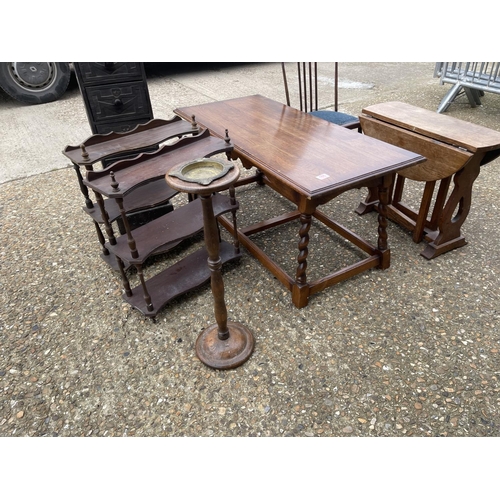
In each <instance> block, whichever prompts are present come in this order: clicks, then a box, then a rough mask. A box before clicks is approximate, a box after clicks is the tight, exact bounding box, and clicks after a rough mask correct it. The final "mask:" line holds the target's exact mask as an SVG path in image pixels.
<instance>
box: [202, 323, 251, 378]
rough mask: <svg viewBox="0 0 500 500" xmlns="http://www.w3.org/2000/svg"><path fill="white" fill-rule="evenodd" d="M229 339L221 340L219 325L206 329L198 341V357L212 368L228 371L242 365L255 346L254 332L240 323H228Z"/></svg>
mask: <svg viewBox="0 0 500 500" xmlns="http://www.w3.org/2000/svg"><path fill="white" fill-rule="evenodd" d="M227 327H228V329H229V337H228V338H227V339H226V340H220V339H219V327H218V325H217V324H215V325H211V326H209V327H208V328H207V329H205V330H204V331H203V332H202V333H201V334H200V336H199V337H198V338H197V340H196V355H197V356H198V358H199V360H200V361H201V362H202V363H204V364H205V365H207V366H209V367H210V368H216V369H218V370H228V369H231V368H236V367H238V366H240V365H242V364H243V363H244V362H245V361H246V360H247V359H248V358H249V357H250V356H251V355H252V352H253V349H254V346H255V341H254V337H253V334H252V332H251V331H250V330H249V329H248V328H247V327H246V326H244V325H242V324H240V323H234V322H232V321H228V322H227Z"/></svg>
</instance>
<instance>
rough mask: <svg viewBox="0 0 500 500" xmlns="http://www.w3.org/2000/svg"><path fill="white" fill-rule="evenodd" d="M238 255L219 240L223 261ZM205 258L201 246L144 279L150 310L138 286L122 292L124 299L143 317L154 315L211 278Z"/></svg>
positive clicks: (224, 242)
mask: <svg viewBox="0 0 500 500" xmlns="http://www.w3.org/2000/svg"><path fill="white" fill-rule="evenodd" d="M240 257H241V254H240V253H238V252H237V250H236V249H235V247H234V246H233V245H231V244H230V243H227V242H226V241H221V242H220V258H221V260H222V264H225V263H227V262H230V261H233V260H237V259H239V258H240ZM207 259H208V253H207V250H206V249H205V248H200V249H199V250H197V251H196V252H193V253H192V254H190V255H188V256H187V257H185V258H184V259H182V260H180V261H179V262H177V263H176V264H174V265H173V266H170V267H169V268H168V269H165V270H164V271H161V272H160V273H158V274H156V275H155V276H153V277H152V278H150V279H149V280H147V281H146V286H147V288H148V292H149V294H150V295H151V303H152V305H153V309H152V310H151V311H149V310H148V308H147V307H146V302H145V300H144V296H143V288H142V286H141V285H139V286H136V287H135V288H133V289H132V295H131V296H130V297H127V295H126V294H123V299H124V300H125V301H126V302H128V303H129V304H130V305H131V306H132V307H135V308H136V309H138V310H139V311H140V312H141V313H142V314H144V315H145V316H147V317H150V318H154V317H155V316H156V315H157V314H158V313H159V312H160V310H161V309H162V308H163V307H165V305H166V304H167V303H168V302H170V301H172V300H173V299H175V298H176V297H179V296H180V295H183V294H185V293H187V292H190V291H191V290H194V289H196V288H198V287H200V286H201V285H203V284H205V283H207V282H208V281H209V280H210V269H209V267H208V263H207Z"/></svg>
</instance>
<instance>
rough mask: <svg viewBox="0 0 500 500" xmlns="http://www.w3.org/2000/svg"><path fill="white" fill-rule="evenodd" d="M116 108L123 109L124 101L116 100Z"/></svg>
mask: <svg viewBox="0 0 500 500" xmlns="http://www.w3.org/2000/svg"><path fill="white" fill-rule="evenodd" d="M114 105H115V108H121V107H122V106H123V101H122V100H121V99H115V102H114Z"/></svg>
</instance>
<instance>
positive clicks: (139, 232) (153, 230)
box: [105, 194, 238, 265]
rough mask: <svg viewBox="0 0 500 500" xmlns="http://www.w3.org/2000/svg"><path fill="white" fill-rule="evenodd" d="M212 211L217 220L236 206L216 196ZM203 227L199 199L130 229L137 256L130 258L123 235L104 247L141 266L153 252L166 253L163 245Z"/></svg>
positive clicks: (222, 197)
mask: <svg viewBox="0 0 500 500" xmlns="http://www.w3.org/2000/svg"><path fill="white" fill-rule="evenodd" d="M213 208H214V214H215V216H216V217H217V216H219V215H222V214H224V213H227V212H230V211H232V210H237V209H238V203H236V204H232V203H231V200H230V198H229V197H227V196H224V195H221V194H216V195H214V197H213ZM202 228H203V212H202V207H201V200H200V199H199V198H198V199H195V200H194V201H192V202H190V203H188V204H186V205H182V206H180V207H179V208H176V209H175V210H174V211H172V212H170V213H168V214H166V215H163V216H162V217H159V218H158V219H155V220H153V221H151V222H149V223H148V224H145V225H144V226H141V227H139V228H137V229H135V230H133V231H132V232H131V234H132V237H133V239H134V240H135V244H136V249H137V252H138V257H136V258H133V257H132V255H131V252H130V247H129V241H128V236H127V235H126V234H124V235H122V236H119V237H118V238H116V245H111V244H110V243H109V242H107V243H106V244H105V247H106V248H107V249H108V250H109V252H110V253H112V254H114V255H116V256H117V257H119V258H120V259H121V260H123V261H128V262H130V263H131V264H139V265H140V264H142V263H143V262H144V261H145V260H146V259H147V258H148V257H149V256H151V255H153V254H154V252H157V253H159V251H160V249H163V251H165V250H164V249H165V246H166V245H171V244H173V243H175V242H180V241H182V240H184V239H186V238H188V237H190V236H193V235H195V234H196V233H197V232H199V231H200V230H201V229H202Z"/></svg>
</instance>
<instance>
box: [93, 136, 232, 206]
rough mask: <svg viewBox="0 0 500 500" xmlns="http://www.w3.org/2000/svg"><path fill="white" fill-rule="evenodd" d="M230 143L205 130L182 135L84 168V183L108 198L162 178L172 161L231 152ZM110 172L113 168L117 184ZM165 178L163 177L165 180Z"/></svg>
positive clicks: (174, 162) (172, 164)
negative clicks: (159, 145) (103, 164)
mask: <svg viewBox="0 0 500 500" xmlns="http://www.w3.org/2000/svg"><path fill="white" fill-rule="evenodd" d="M231 150H232V145H231V144H230V143H229V142H227V141H225V140H223V139H219V138H217V137H211V136H210V134H209V132H208V130H206V131H205V132H203V133H202V134H200V135H197V136H194V137H185V138H183V139H181V140H179V141H178V142H177V143H175V144H172V145H165V146H163V147H162V148H161V149H160V150H159V151H157V152H155V153H143V154H141V155H139V156H137V157H135V158H133V159H130V160H122V161H118V162H116V163H114V164H113V165H112V166H110V167H108V168H106V169H104V170H99V171H92V172H87V179H85V180H84V184H85V185H87V186H88V187H89V188H91V189H92V190H94V191H96V192H98V193H100V194H102V195H103V196H106V197H108V198H122V197H124V196H125V195H127V196H129V193H130V191H132V190H133V189H137V188H138V187H139V186H142V185H144V184H147V183H149V182H151V181H153V180H157V179H160V178H161V179H163V178H164V177H165V174H166V173H167V172H168V171H169V170H170V169H171V168H172V167H173V166H175V165H178V164H179V163H184V162H187V161H191V160H195V159H197V158H204V157H207V156H213V155H215V154H218V153H224V152H230V151H231ZM110 172H113V175H114V178H115V181H116V185H115V184H113V185H112V183H113V180H112V178H111V175H110ZM164 182H165V180H164Z"/></svg>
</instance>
